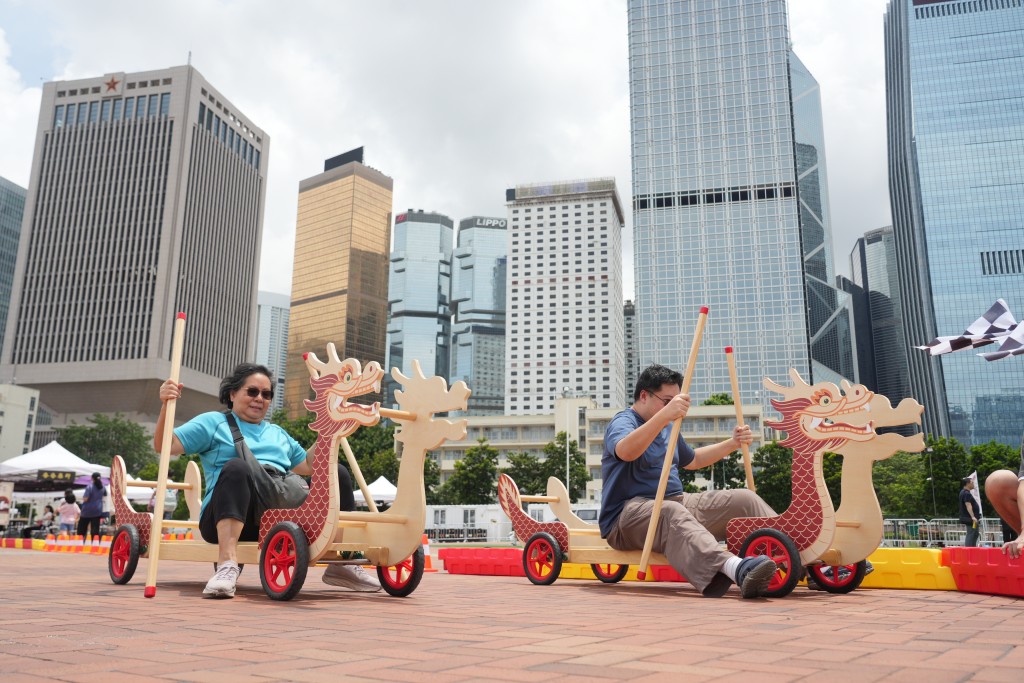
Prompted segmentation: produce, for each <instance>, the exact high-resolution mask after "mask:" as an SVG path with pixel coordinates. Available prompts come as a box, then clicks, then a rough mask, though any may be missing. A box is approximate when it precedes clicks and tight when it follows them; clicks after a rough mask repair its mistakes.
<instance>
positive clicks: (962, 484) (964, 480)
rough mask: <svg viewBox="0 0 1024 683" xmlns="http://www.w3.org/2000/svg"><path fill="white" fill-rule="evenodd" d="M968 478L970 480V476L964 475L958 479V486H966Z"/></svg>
mask: <svg viewBox="0 0 1024 683" xmlns="http://www.w3.org/2000/svg"><path fill="white" fill-rule="evenodd" d="M970 480H971V478H970V477H964V478H963V479H961V480H960V488H963V487H964V486H967V482H969V481H970Z"/></svg>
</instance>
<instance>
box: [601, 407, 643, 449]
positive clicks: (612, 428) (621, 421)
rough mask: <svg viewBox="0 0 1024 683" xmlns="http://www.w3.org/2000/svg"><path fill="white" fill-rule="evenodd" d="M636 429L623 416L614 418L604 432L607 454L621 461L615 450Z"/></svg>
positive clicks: (630, 421)
mask: <svg viewBox="0 0 1024 683" xmlns="http://www.w3.org/2000/svg"><path fill="white" fill-rule="evenodd" d="M636 427H637V426H636V425H635V424H633V422H632V420H629V419H627V418H626V417H625V416H623V415H621V414H620V415H616V416H615V417H614V418H612V421H611V422H609V423H608V426H607V427H606V428H605V432H604V450H605V452H606V453H609V454H611V455H612V456H614V457H615V458H617V459H619V460H621V458H619V455H618V453H616V452H615V448H616V447H617V446H618V445H619V442H620V441H622V440H623V439H624V438H626V437H627V436H629V435H630V434H632V433H633V431H634V430H635V429H636Z"/></svg>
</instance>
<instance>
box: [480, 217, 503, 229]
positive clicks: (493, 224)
mask: <svg viewBox="0 0 1024 683" xmlns="http://www.w3.org/2000/svg"><path fill="white" fill-rule="evenodd" d="M506 225H508V221H506V220H505V219H504V218H477V219H476V221H475V222H474V223H473V227H474V228H504V227H505V226H506Z"/></svg>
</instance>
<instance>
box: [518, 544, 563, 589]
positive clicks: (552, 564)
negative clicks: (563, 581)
mask: <svg viewBox="0 0 1024 683" xmlns="http://www.w3.org/2000/svg"><path fill="white" fill-rule="evenodd" d="M545 570H547V573H545ZM523 571H524V572H526V578H528V579H529V580H530V581H531V582H532V583H534V584H535V585H537V586H550V585H551V584H553V583H554V582H555V580H556V579H558V575H559V574H560V573H561V571H562V549H561V548H560V547H559V546H558V541H556V540H555V537H554V536H552V535H551V534H548V533H544V532H543V531H538V532H537V533H535V534H534V535H533V536H530V540H528V541H527V542H526V545H525V546H524V547H523Z"/></svg>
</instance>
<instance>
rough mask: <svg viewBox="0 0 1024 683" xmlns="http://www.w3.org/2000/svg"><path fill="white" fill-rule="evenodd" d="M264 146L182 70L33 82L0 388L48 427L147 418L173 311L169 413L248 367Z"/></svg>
mask: <svg viewBox="0 0 1024 683" xmlns="http://www.w3.org/2000/svg"><path fill="white" fill-rule="evenodd" d="M269 144H270V140H269V139H268V138H267V136H266V134H265V133H264V132H263V131H262V130H261V129H260V128H259V127H257V126H256V125H255V124H254V123H253V122H252V121H250V120H249V119H248V118H247V117H246V116H245V115H244V114H242V113H241V112H240V111H239V110H238V109H237V108H236V107H235V106H234V104H232V103H231V102H230V101H228V99H227V98H226V97H225V96H224V95H222V94H221V93H220V91H218V90H217V89H216V88H214V87H213V86H212V85H211V84H210V83H209V82H208V81H207V80H206V79H204V78H203V76H202V75H201V74H200V73H199V72H198V71H196V69H194V68H192V67H191V66H179V67H174V68H170V69H160V70H155V71H143V72H136V73H124V72H118V73H108V74H105V75H103V76H99V75H97V76H95V77H92V78H81V79H77V80H73V81H54V82H50V83H46V84H44V85H43V92H42V101H41V104H40V113H39V124H38V128H37V132H36V140H35V151H34V155H33V160H32V172H31V175H30V177H29V188H28V196H27V198H26V201H25V217H24V229H23V232H22V234H23V239H22V240H21V246H20V248H19V251H18V259H17V265H16V267H15V271H14V279H13V285H12V293H11V307H10V313H9V315H8V321H7V331H6V335H5V341H4V349H3V356H2V358H0V363H2V365H0V381H13V380H14V379H15V378H16V380H17V383H18V384H20V385H25V386H29V387H32V388H35V389H38V390H39V392H40V399H39V400H40V401H41V402H42V403H44V404H46V406H47V407H49V408H51V409H53V411H54V412H55V413H57V414H58V415H61V416H62V417H61V418H60V421H66V420H69V419H72V418H78V419H81V418H82V417H88V416H90V415H92V414H93V413H112V412H122V413H125V414H126V416H127V417H129V418H130V419H135V420H139V421H142V422H151V421H155V419H156V415H157V414H158V413H159V411H160V400H159V397H158V394H157V389H158V387H159V385H160V383H161V382H162V381H163V380H165V379H166V378H167V377H168V375H169V373H170V366H171V363H170V355H171V337H172V331H173V326H174V320H175V314H176V313H177V312H179V311H184V312H185V313H186V315H187V318H186V333H185V347H184V357H183V359H182V368H181V381H182V383H183V384H184V385H185V392H184V394H183V395H182V397H181V399H180V401H179V402H178V413H177V415H178V416H179V417H181V418H188V417H190V416H191V415H194V414H196V413H197V412H201V411H204V410H209V409H211V408H215V407H217V406H218V401H217V393H218V388H219V384H220V378H222V377H224V376H225V375H227V374H228V373H229V372H230V371H231V369H232V368H233V367H234V365H235V364H237V363H238V362H240V361H243V360H246V359H249V358H252V355H253V350H254V348H255V345H256V344H255V342H256V334H255V333H256V318H255V315H254V313H255V312H256V283H257V277H258V274H259V265H260V242H261V238H262V232H263V203H264V193H265V184H266V173H267V147H268V145H269Z"/></svg>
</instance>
